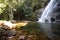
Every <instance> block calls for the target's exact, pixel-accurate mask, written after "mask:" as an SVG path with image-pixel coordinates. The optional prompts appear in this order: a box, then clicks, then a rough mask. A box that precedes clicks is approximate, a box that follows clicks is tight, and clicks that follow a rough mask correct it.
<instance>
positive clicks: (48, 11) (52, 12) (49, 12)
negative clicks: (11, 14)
mask: <svg viewBox="0 0 60 40" xmlns="http://www.w3.org/2000/svg"><path fill="white" fill-rule="evenodd" d="M59 4H60V0H50V2H49V4H48V5H47V7H46V8H45V10H44V12H43V14H42V16H41V17H40V18H39V21H38V22H49V23H51V22H55V21H56V20H58V19H57V16H58V15H60V14H59V13H60V12H57V10H59V8H60V7H59Z"/></svg>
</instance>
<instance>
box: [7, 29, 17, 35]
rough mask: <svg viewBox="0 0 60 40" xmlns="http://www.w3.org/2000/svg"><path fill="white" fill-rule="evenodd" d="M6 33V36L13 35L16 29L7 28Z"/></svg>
mask: <svg viewBox="0 0 60 40" xmlns="http://www.w3.org/2000/svg"><path fill="white" fill-rule="evenodd" d="M6 34H7V36H14V35H15V34H16V31H15V30H14V29H11V30H7V31H6Z"/></svg>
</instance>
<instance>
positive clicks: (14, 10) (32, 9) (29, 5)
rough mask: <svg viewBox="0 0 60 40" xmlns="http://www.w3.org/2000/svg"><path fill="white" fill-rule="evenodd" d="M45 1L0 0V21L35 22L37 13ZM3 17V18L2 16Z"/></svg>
mask: <svg viewBox="0 0 60 40" xmlns="http://www.w3.org/2000/svg"><path fill="white" fill-rule="evenodd" d="M45 2H46V0H0V5H2V6H0V14H1V13H2V14H3V15H2V16H3V17H2V16H0V19H6V20H12V19H15V20H30V21H36V20H37V15H38V13H37V12H36V11H38V10H39V9H40V8H42V7H44V4H45ZM4 15H5V16H4Z"/></svg>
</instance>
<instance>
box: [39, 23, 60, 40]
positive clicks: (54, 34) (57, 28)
mask: <svg viewBox="0 0 60 40" xmlns="http://www.w3.org/2000/svg"><path fill="white" fill-rule="evenodd" d="M39 25H40V28H41V29H42V31H43V32H44V33H45V34H46V35H47V36H48V37H49V38H50V39H52V40H60V24H57V23H39Z"/></svg>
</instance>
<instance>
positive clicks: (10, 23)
mask: <svg viewBox="0 0 60 40" xmlns="http://www.w3.org/2000/svg"><path fill="white" fill-rule="evenodd" d="M27 24H28V22H19V23H12V22H11V21H2V20H0V26H2V25H4V26H7V27H9V28H16V27H22V26H26V25H27ZM2 27H3V26H2Z"/></svg>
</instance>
